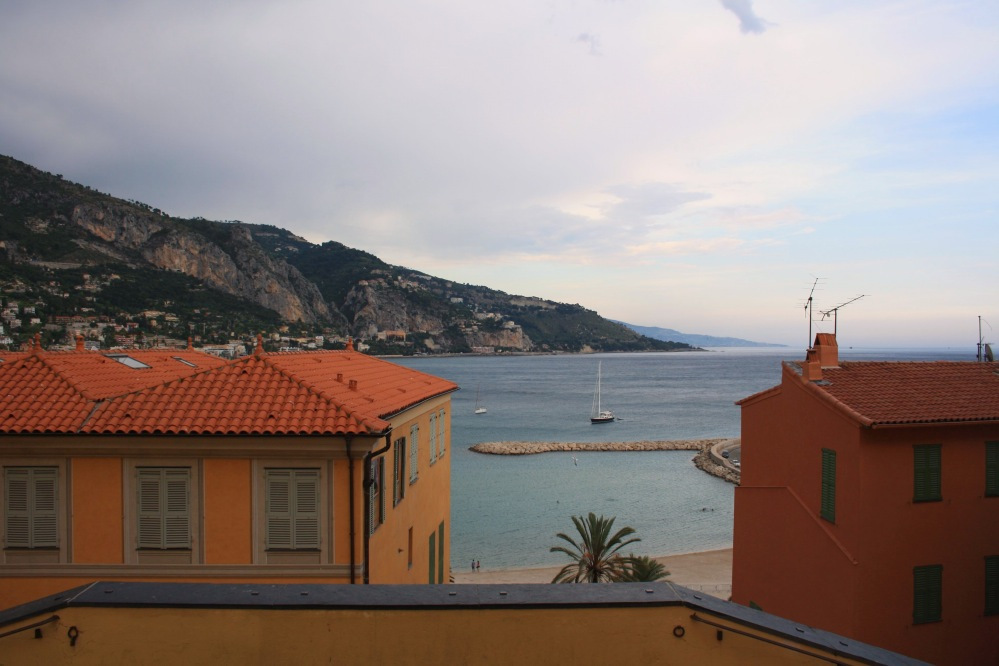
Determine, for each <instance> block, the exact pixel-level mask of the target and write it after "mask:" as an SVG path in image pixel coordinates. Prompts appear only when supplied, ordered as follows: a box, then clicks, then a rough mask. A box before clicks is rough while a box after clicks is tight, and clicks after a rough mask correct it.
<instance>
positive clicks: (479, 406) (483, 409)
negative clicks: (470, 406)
mask: <svg viewBox="0 0 999 666" xmlns="http://www.w3.org/2000/svg"><path fill="white" fill-rule="evenodd" d="M475 413H476V414H485V413H486V406H485V405H483V404H481V403H479V388H478V387H475Z"/></svg>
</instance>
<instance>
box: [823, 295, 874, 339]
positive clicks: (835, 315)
mask: <svg viewBox="0 0 999 666" xmlns="http://www.w3.org/2000/svg"><path fill="white" fill-rule="evenodd" d="M864 296H867V294H861V295H860V296H854V297H853V298H851V299H850V300H848V301H847V302H846V303H840V304H839V305H837V306H836V307H834V308H829V309H828V310H826V311H824V312H822V321H825V319H826V317H828V316H829V315H830V314H831V315H832V318H833V336H835V335H836V327H837V324H838V319H839V316H838V313H839V309H840V308H843V307H846V306H847V305H849V304H850V303H853V302H854V301H859V300H860V299H862V298H863V297H864Z"/></svg>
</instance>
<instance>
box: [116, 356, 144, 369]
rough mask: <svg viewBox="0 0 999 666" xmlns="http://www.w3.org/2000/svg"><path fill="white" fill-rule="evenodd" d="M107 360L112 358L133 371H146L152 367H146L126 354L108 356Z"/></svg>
mask: <svg viewBox="0 0 999 666" xmlns="http://www.w3.org/2000/svg"><path fill="white" fill-rule="evenodd" d="M108 358H113V359H114V360H116V361H118V362H119V363H121V364H122V365H127V366H128V367H130V368H133V369H135V370H148V369H149V368H151V367H152V366H149V365H146V364H145V363H143V362H142V361H140V360H139V359H136V358H132V357H131V356H129V355H128V354H108Z"/></svg>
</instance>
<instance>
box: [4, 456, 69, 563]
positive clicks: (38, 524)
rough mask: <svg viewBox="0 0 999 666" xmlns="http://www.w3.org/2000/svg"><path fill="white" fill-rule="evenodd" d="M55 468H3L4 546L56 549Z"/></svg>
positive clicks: (56, 474) (56, 478)
mask: <svg viewBox="0 0 999 666" xmlns="http://www.w3.org/2000/svg"><path fill="white" fill-rule="evenodd" d="M58 487H59V469H58V468H57V467H5V468H4V488H3V492H4V504H3V506H4V547H5V548H22V549H28V550H31V549H52V550H55V549H57V548H59V514H58V506H59V497H58Z"/></svg>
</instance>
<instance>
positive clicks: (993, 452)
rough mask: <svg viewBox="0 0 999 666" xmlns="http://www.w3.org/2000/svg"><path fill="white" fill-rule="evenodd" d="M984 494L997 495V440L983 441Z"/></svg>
mask: <svg viewBox="0 0 999 666" xmlns="http://www.w3.org/2000/svg"><path fill="white" fill-rule="evenodd" d="M985 496H986V497H999V441H993V442H985Z"/></svg>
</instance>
